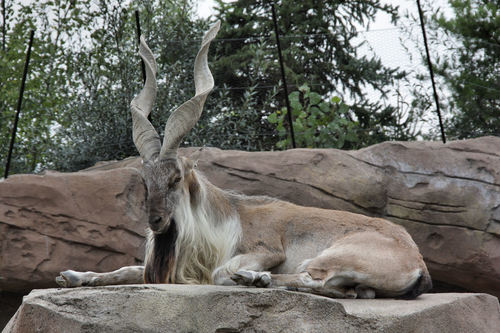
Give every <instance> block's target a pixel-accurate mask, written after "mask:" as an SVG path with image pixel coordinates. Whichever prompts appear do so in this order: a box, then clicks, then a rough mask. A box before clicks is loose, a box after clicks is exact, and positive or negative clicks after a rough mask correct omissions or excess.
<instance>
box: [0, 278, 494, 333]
mask: <svg viewBox="0 0 500 333" xmlns="http://www.w3.org/2000/svg"><path fill="white" fill-rule="evenodd" d="M498 327H500V308H499V304H498V299H497V298H496V297H493V296H490V295H487V294H424V295H422V296H420V297H419V298H417V299H416V300H412V301H404V300H391V299H378V300H336V299H330V298H326V297H321V296H316V295H311V294H306V293H299V292H291V291H285V290H279V289H256V288H245V287H222V286H188V285H130V286H109V287H96V288H76V289H46V290H34V291H32V292H31V293H30V294H29V295H28V296H27V297H25V298H24V301H23V304H22V305H21V307H20V308H19V309H18V311H17V312H16V314H15V316H14V317H13V318H12V319H11V320H10V322H9V323H8V324H7V326H6V328H5V329H4V331H3V332H4V333H21V332H341V333H345V332H357V333H361V332H375V331H376V332H386V333H391V332H397V333H404V332H413V333H418V332H422V333H424V332H425V333H432V332H436V333H437V332H439V333H447V332H450V333H455V332H468V333H474V332H478V333H479V332H481V333H484V332H496V330H497V329H498Z"/></svg>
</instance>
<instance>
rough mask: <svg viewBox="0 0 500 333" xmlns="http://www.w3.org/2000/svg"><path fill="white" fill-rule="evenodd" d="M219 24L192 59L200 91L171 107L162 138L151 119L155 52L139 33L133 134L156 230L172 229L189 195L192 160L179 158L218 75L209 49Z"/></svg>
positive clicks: (196, 83)
mask: <svg viewBox="0 0 500 333" xmlns="http://www.w3.org/2000/svg"><path fill="white" fill-rule="evenodd" d="M219 28H220V22H216V23H215V24H214V25H213V26H212V27H211V28H210V29H209V30H208V31H207V33H206V34H205V36H204V38H203V41H202V44H201V48H200V51H199V52H198V55H197V56H196V59H195V64H194V79H195V87H196V94H195V96H194V97H193V98H191V99H190V100H189V101H187V102H185V103H184V104H182V105H181V106H179V107H178V108H177V109H176V110H175V111H173V112H172V114H171V115H170V117H169V118H168V120H167V124H166V125H165V137H164V138H163V143H161V141H160V136H159V135H158V133H157V132H156V130H155V128H154V127H153V125H151V123H150V122H149V120H148V115H149V113H150V112H151V109H152V107H153V104H154V101H155V98H156V91H157V85H156V73H157V70H158V67H157V65H156V61H155V58H154V56H153V53H152V52H151V50H150V49H149V47H148V46H147V45H146V42H145V40H144V37H142V36H141V44H140V49H139V54H140V55H141V57H142V60H143V61H144V64H145V68H146V82H145V83H144V88H143V89H142V90H141V92H140V93H139V95H137V96H136V97H135V98H134V99H133V100H132V102H131V105H130V107H131V113H132V122H133V128H132V134H133V139H134V144H135V146H136V148H137V150H138V151H139V153H140V154H141V157H142V160H143V170H144V178H145V182H146V187H147V209H148V212H149V228H150V229H151V231H153V232H154V233H156V234H161V233H163V232H165V231H166V230H167V229H168V227H169V225H170V224H171V222H172V219H173V214H174V211H175V208H176V207H177V205H178V204H179V201H180V200H181V198H182V196H183V195H189V193H190V191H192V190H193V185H192V184H193V182H194V179H193V177H194V174H193V172H192V171H193V163H192V162H191V161H190V160H188V159H186V158H179V157H178V156H177V150H178V148H179V144H180V143H181V141H182V138H183V137H184V136H185V135H186V134H187V133H188V132H189V131H190V130H191V129H192V128H193V126H194V125H195V124H196V123H197V122H198V120H199V118H200V116H201V112H202V110H203V105H204V104H205V100H206V98H207V96H208V94H209V93H210V91H211V90H212V89H213V87H214V80H213V77H212V74H211V72H210V69H209V68H208V62H207V53H208V48H209V46H210V42H211V41H212V40H213V39H214V38H215V36H216V35H217V32H218V31H219Z"/></svg>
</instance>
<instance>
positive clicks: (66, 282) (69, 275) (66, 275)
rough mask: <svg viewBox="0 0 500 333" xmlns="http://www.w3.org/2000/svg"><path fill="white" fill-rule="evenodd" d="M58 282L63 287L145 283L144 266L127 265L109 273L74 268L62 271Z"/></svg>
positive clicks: (57, 279)
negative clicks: (75, 269)
mask: <svg viewBox="0 0 500 333" xmlns="http://www.w3.org/2000/svg"><path fill="white" fill-rule="evenodd" d="M56 282H57V284H58V285H60V286H61V287H63V288H72V287H85V286H88V287H96V286H108V285H116V284H141V283H144V267H143V266H125V267H122V268H120V269H117V270H116V271H112V272H107V273H94V272H76V271H72V270H68V271H64V272H61V273H60V275H59V276H58V277H56Z"/></svg>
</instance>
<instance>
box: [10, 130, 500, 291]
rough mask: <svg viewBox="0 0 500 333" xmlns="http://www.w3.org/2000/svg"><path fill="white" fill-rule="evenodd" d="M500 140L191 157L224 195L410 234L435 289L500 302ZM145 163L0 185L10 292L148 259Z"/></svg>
mask: <svg viewBox="0 0 500 333" xmlns="http://www.w3.org/2000/svg"><path fill="white" fill-rule="evenodd" d="M498 147H500V138H497V137H484V138H479V139H473V140H465V141H455V142H450V143H447V144H445V145H443V144H441V143H437V142H386V143H382V144H379V145H375V146H372V147H368V148H365V149H361V150H359V151H341V150H336V149H292V150H288V151H279V152H242V151H223V150H220V149H216V148H203V149H198V148H186V149H181V150H180V154H181V155H186V156H190V157H191V158H193V159H194V160H197V161H198V167H199V169H201V171H202V172H204V173H205V175H206V176H207V177H208V179H209V180H210V181H212V182H213V183H214V184H216V185H217V186H219V187H221V188H225V189H230V190H236V191H238V192H242V193H245V194H249V195H252V194H259V195H260V194H267V195H269V196H273V197H277V198H281V199H284V200H288V201H291V202H295V203H297V204H301V205H306V206H317V207H322V208H331V209H339V210H347V211H352V212H356V213H361V214H365V215H370V216H380V217H384V218H387V219H389V220H392V221H394V222H396V223H399V224H401V225H403V226H404V227H406V229H407V230H408V231H409V232H410V234H411V235H412V237H413V238H414V239H415V241H416V242H417V244H418V245H419V247H420V250H421V252H422V254H423V255H424V258H425V260H426V262H427V265H428V267H429V270H430V273H431V275H432V277H433V279H434V280H435V282H445V283H447V284H449V285H451V286H452V287H453V288H456V287H460V288H463V289H465V290H469V291H475V292H486V293H491V294H493V295H496V296H500V153H499V150H498ZM140 168H141V163H140V160H139V159H138V158H129V159H126V160H123V161H118V162H105V163H99V164H98V165H96V166H95V167H92V168H90V169H87V170H84V171H81V172H76V173H55V172H48V173H46V174H45V175H15V176H12V177H9V178H8V179H7V180H4V181H0V289H3V290H7V291H10V292H27V291H29V290H31V289H33V288H45V287H51V286H55V284H54V282H53V280H54V277H55V276H56V275H57V274H58V273H59V271H61V270H65V269H69V268H71V269H76V270H84V271H85V270H94V271H109V270H113V269H117V268H119V267H121V266H123V265H130V264H137V263H139V262H140V261H141V260H142V256H143V235H144V228H145V226H146V221H147V219H146V215H145V211H144V196H145V190H144V185H143V180H142V178H141V177H140V173H139V171H138V170H139V169H140Z"/></svg>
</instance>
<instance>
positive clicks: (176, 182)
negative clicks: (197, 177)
mask: <svg viewBox="0 0 500 333" xmlns="http://www.w3.org/2000/svg"><path fill="white" fill-rule="evenodd" d="M181 179H182V178H181V177H180V176H179V177H175V178H174V180H173V181H172V185H177V184H179V182H180V181H181Z"/></svg>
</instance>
